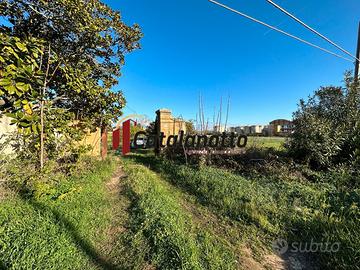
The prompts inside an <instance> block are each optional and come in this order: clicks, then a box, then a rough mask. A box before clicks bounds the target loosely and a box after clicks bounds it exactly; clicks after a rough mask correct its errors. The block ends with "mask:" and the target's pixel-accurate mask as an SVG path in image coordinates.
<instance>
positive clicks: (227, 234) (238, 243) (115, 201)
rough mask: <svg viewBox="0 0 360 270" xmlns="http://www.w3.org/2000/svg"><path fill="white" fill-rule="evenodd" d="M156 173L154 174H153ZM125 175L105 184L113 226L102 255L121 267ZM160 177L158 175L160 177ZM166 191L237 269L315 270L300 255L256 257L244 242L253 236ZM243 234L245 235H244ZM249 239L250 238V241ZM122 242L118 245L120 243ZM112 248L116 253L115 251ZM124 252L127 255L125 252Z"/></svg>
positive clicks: (126, 200)
mask: <svg viewBox="0 0 360 270" xmlns="http://www.w3.org/2000/svg"><path fill="white" fill-rule="evenodd" d="M154 173H156V172H154ZM125 177H126V174H125V173H124V171H123V169H122V167H119V168H118V169H117V171H116V172H115V174H114V175H113V177H112V178H111V179H110V180H109V181H108V182H107V183H106V189H107V191H108V193H109V196H108V197H109V200H110V203H111V205H112V207H111V209H112V213H111V214H112V219H113V223H112V226H111V227H110V228H109V229H108V231H107V239H108V241H107V243H106V245H105V246H104V249H103V250H104V254H108V256H107V257H108V259H109V260H111V261H113V262H115V264H117V265H119V266H120V265H121V262H120V261H118V259H117V258H118V257H119V256H123V254H121V247H120V246H119V239H120V238H121V236H122V235H124V234H125V233H126V231H127V223H128V220H129V213H128V209H129V206H130V203H131V202H130V200H129V198H128V197H127V196H126V194H124V193H125V189H124V181H122V180H124V178H125ZM159 177H160V178H161V176H160V175H159ZM164 183H166V184H167V185H168V188H169V189H171V190H172V191H174V192H176V193H178V195H179V196H178V197H179V203H180V204H181V206H182V207H183V208H184V211H186V212H187V213H189V214H190V215H191V217H192V222H193V223H194V225H195V226H198V227H199V228H206V230H209V231H210V232H211V233H213V234H214V235H216V236H217V237H219V238H221V239H223V240H224V241H225V242H226V244H227V245H228V246H229V247H230V248H231V249H232V250H234V252H235V253H236V254H237V261H238V268H239V269H245V270H265V269H266V270H267V269H271V270H285V269H288V270H302V269H310V270H311V269H317V268H316V267H312V266H311V260H310V259H309V258H308V257H307V256H304V255H303V254H291V253H290V254H286V255H285V256H279V255H278V254H276V253H275V252H269V251H268V250H265V249H263V250H261V251H260V252H259V251H258V250H257V251H256V254H255V253H254V251H253V249H252V248H251V247H250V246H247V245H246V244H245V243H246V242H247V241H246V240H249V235H250V238H251V237H256V235H251V234H249V235H248V236H247V237H248V238H247V239H244V238H243V237H244V236H243V235H242V234H244V229H245V228H243V227H241V226H240V225H239V224H237V223H236V222H234V221H231V220H229V219H226V218H223V217H219V216H217V215H216V214H215V213H213V212H212V211H210V210H209V209H208V208H206V207H205V206H202V205H200V204H198V203H197V202H196V198H194V197H193V196H191V195H189V194H186V193H184V192H182V191H181V190H179V189H178V188H177V187H174V186H173V185H171V184H169V182H167V181H165V180H164ZM245 234H246V233H245ZM250 240H251V239H250ZM120 243H121V242H120ZM114 247H116V248H117V249H119V250H117V251H115V252H114ZM125 253H126V252H125ZM143 269H154V268H153V267H151V266H146V265H145V266H143Z"/></svg>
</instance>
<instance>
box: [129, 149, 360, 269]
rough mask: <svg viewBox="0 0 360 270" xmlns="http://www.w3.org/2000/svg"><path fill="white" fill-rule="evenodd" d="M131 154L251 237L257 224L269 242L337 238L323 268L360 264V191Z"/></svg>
mask: <svg viewBox="0 0 360 270" xmlns="http://www.w3.org/2000/svg"><path fill="white" fill-rule="evenodd" d="M133 158H134V159H136V160H137V162H141V163H143V164H146V165H148V166H151V168H152V169H153V170H155V171H156V172H158V173H161V174H162V175H163V177H164V178H165V179H166V180H167V181H168V182H169V183H171V184H172V185H175V186H177V187H179V188H181V189H182V190H183V191H185V192H187V193H189V194H191V195H193V196H195V197H196V198H197V201H198V202H199V203H200V204H202V205H204V206H206V207H208V208H209V209H211V210H212V211H214V212H215V213H218V214H221V215H222V216H226V217H228V218H230V219H232V220H234V221H235V222H240V223H242V224H243V225H244V226H245V227H250V229H249V230H247V231H248V233H250V235H249V236H248V237H247V239H249V240H250V241H251V239H256V236H255V233H254V230H253V227H254V225H255V226H256V228H257V230H256V231H257V232H256V234H258V233H259V234H260V235H261V236H262V239H263V240H262V244H263V245H265V246H266V245H267V246H270V244H271V240H275V239H277V238H278V237H281V238H286V239H288V241H289V242H294V241H298V242H302V243H310V242H311V241H312V240H313V241H315V242H327V241H329V242H330V243H335V242H339V243H340V250H339V252H337V253H319V254H317V255H319V258H320V263H321V264H322V267H324V268H328V267H332V266H336V268H337V269H350V268H351V269H359V268H360V266H354V264H355V263H356V262H358V259H359V257H360V231H359V229H358V228H360V219H359V217H360V209H359V205H360V192H359V191H358V190H354V191H352V192H350V193H349V192H344V191H341V190H337V189H336V188H335V187H334V186H332V185H330V184H313V183H308V182H295V181H293V182H286V181H279V180H272V179H271V178H270V179H254V180H252V179H246V178H244V177H242V176H240V175H237V174H233V173H230V172H228V171H226V170H222V169H218V168H210V167H200V168H192V167H189V166H185V165H177V164H175V163H173V162H170V161H166V160H162V159H157V158H154V157H152V156H142V157H141V156H135V157H133ZM355 265H356V264H355Z"/></svg>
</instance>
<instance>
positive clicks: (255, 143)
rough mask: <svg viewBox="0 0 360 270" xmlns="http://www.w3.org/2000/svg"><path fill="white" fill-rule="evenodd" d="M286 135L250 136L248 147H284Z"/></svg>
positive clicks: (279, 148)
mask: <svg viewBox="0 0 360 270" xmlns="http://www.w3.org/2000/svg"><path fill="white" fill-rule="evenodd" d="M285 141H286V138H284V137H248V144H247V147H258V148H275V149H278V150H281V149H283V147H284V143H285Z"/></svg>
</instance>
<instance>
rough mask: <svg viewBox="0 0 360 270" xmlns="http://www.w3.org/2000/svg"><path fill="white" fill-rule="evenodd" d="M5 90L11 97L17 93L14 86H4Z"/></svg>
mask: <svg viewBox="0 0 360 270" xmlns="http://www.w3.org/2000/svg"><path fill="white" fill-rule="evenodd" d="M4 89H5V90H6V91H8V93H9V94H10V95H13V94H15V91H16V87H15V86H14V85H8V86H4Z"/></svg>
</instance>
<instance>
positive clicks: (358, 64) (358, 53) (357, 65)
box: [354, 22, 360, 81]
mask: <svg viewBox="0 0 360 270" xmlns="http://www.w3.org/2000/svg"><path fill="white" fill-rule="evenodd" d="M356 58H357V59H356V61H355V75H354V78H355V80H356V81H357V80H358V79H359V68H360V62H359V59H360V22H359V33H358V43H357V50H356Z"/></svg>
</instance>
